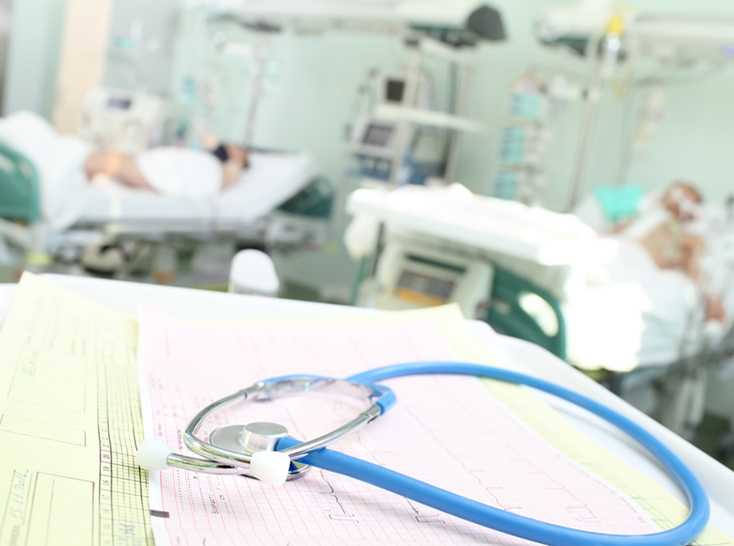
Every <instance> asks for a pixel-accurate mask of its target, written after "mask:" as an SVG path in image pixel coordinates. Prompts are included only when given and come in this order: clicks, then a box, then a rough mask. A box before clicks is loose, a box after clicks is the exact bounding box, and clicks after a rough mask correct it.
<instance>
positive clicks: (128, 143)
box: [81, 88, 165, 153]
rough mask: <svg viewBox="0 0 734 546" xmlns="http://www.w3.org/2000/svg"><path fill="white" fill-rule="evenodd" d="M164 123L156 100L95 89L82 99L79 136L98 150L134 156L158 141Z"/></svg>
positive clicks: (163, 113) (163, 108)
mask: <svg viewBox="0 0 734 546" xmlns="http://www.w3.org/2000/svg"><path fill="white" fill-rule="evenodd" d="M164 121H165V107H164V102H163V100H162V99H161V98H160V97H158V96H155V95H151V94H149V93H142V92H133V91H125V90H120V89H109V88H98V89H93V90H92V91H90V92H89V94H88V95H87V97H86V100H85V103H84V111H83V118H82V129H81V131H82V135H81V136H82V138H84V139H86V140H88V141H90V142H92V143H93V144H95V145H96V146H99V147H102V148H107V149H115V150H120V151H124V152H128V153H137V152H141V151H143V150H145V149H147V148H149V147H151V146H152V145H154V144H155V143H156V142H157V141H159V140H160V139H161V136H162V132H163V124H164Z"/></svg>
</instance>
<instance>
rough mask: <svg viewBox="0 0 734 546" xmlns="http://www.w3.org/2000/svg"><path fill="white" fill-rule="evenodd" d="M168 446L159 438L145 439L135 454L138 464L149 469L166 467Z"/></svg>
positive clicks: (169, 451) (154, 469) (169, 452)
mask: <svg viewBox="0 0 734 546" xmlns="http://www.w3.org/2000/svg"><path fill="white" fill-rule="evenodd" d="M170 454H171V450H170V448H169V447H168V446H167V445H166V444H165V442H163V440H161V439H160V438H150V439H148V440H145V441H144V442H143V443H142V445H141V446H140V448H138V452H137V454H136V455H135V462H136V463H137V465H138V466H140V467H142V468H145V469H146V470H150V471H157V470H165V469H166V468H168V456H169V455H170Z"/></svg>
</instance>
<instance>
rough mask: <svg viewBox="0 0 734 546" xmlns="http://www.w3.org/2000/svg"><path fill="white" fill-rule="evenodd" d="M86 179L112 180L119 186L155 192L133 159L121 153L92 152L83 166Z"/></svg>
mask: <svg viewBox="0 0 734 546" xmlns="http://www.w3.org/2000/svg"><path fill="white" fill-rule="evenodd" d="M84 170H85V172H86V174H87V178H88V179H89V180H90V181H93V180H94V178H95V177H96V176H97V175H104V176H109V177H111V178H114V179H115V180H117V181H118V182H120V183H121V184H124V185H125V186H129V187H131V188H136V189H140V190H147V191H155V190H154V189H153V187H152V186H151V185H150V183H149V182H148V180H147V179H146V178H145V176H143V173H142V172H141V171H140V169H139V168H138V165H137V163H136V162H135V158H134V157H132V156H131V155H129V154H125V153H122V152H93V153H91V154H90V155H89V157H88V158H87V161H86V162H85V164H84Z"/></svg>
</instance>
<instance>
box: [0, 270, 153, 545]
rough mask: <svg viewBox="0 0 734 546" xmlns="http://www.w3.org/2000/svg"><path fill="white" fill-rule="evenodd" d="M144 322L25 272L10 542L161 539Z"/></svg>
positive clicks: (4, 387) (15, 314)
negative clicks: (152, 489) (151, 512)
mask: <svg viewBox="0 0 734 546" xmlns="http://www.w3.org/2000/svg"><path fill="white" fill-rule="evenodd" d="M136 347H137V332H136V322H135V320H134V319H133V318H132V317H128V316H124V315H120V314H117V313H114V312H112V311H109V310H106V309H104V308H102V307H100V306H98V305H95V304H93V303H90V302H87V301H85V300H84V299H82V298H80V297H78V296H75V295H74V294H70V293H67V292H65V291H63V290H61V289H59V288H57V287H55V286H54V285H52V284H50V283H49V282H48V281H46V280H44V279H41V278H38V277H33V276H29V275H26V276H24V278H23V280H22V281H21V283H20V284H19V286H18V289H17V291H16V293H15V298H14V302H13V306H12V308H11V311H10V314H9V316H8V317H7V319H6V320H5V322H4V324H3V328H2V332H1V333H0V411H1V412H2V416H1V418H0V445H2V456H1V457H0V491H1V492H5V494H6V495H7V496H6V498H5V499H3V498H2V497H0V503H2V504H3V505H4V506H5V511H4V513H3V515H2V520H1V521H0V545H3V546H5V545H20V544H23V545H28V546H35V545H51V544H53V545H54V546H64V545H69V546H72V545H73V546H86V545H93V544H99V545H103V546H107V545H112V544H115V545H120V544H123V545H129V546H138V545H152V544H153V538H152V533H151V532H150V529H149V517H148V510H147V506H148V491H147V476H145V475H143V473H142V472H141V471H140V470H139V469H138V468H137V467H136V466H135V464H134V461H133V456H134V453H135V451H136V442H137V441H138V440H139V439H140V438H141V437H142V423H141V414H140V406H139V397H138V388H137V381H136V364H135V362H136V361H135V357H136Z"/></svg>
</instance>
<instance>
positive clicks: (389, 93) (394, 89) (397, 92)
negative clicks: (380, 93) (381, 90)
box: [385, 78, 405, 102]
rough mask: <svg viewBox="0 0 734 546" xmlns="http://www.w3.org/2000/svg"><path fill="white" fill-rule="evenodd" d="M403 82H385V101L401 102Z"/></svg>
mask: <svg viewBox="0 0 734 546" xmlns="http://www.w3.org/2000/svg"><path fill="white" fill-rule="evenodd" d="M404 95H405V80H398V79H395V78H389V79H388V80H387V81H386V82H385V100H386V101H387V102H403V96H404Z"/></svg>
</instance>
